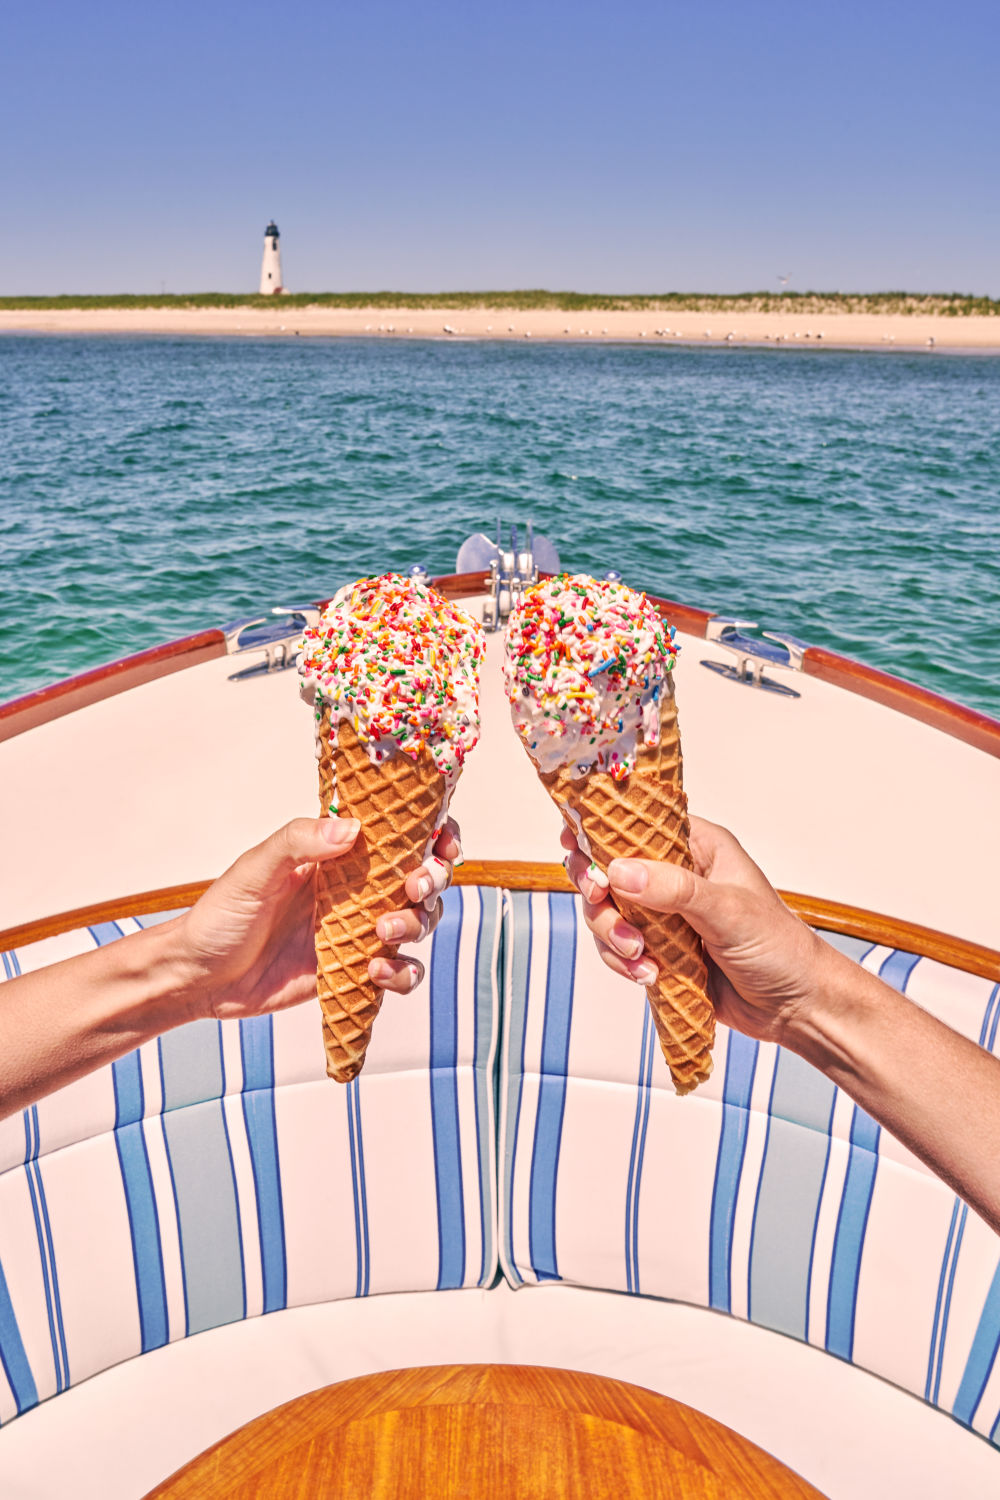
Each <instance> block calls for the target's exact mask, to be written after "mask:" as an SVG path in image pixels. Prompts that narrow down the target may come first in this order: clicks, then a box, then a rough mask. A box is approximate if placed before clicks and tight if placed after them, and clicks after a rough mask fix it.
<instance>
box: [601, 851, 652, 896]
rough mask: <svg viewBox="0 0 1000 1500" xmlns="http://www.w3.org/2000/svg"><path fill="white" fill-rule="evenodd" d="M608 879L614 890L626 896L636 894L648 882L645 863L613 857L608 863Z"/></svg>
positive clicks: (643, 888)
mask: <svg viewBox="0 0 1000 1500" xmlns="http://www.w3.org/2000/svg"><path fill="white" fill-rule="evenodd" d="M608 879H609V880H610V882H611V884H612V885H613V886H614V888H615V890H616V891H623V892H624V893H625V894H626V895H627V896H638V895H639V893H640V892H641V891H644V890H645V889H646V886H647V884H648V883H649V874H648V872H647V870H646V867H645V865H643V864H640V863H639V861H638V860H637V859H613V860H612V861H611V863H610V864H609V865H608Z"/></svg>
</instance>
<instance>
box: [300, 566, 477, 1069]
mask: <svg viewBox="0 0 1000 1500" xmlns="http://www.w3.org/2000/svg"><path fill="white" fill-rule="evenodd" d="M484 650H485V645H484V641H483V633H482V629H481V627H480V626H478V625H477V624H476V623H475V622H474V621H473V620H472V619H471V618H470V617H469V616H468V615H466V614H464V613H463V612H462V611H461V610H459V609H458V608H457V607H456V606H455V605H452V604H450V603H449V602H448V601H447V600H446V599H444V598H442V597H441V595H440V594H436V593H435V592H434V591H433V590H432V589H430V588H428V587H427V586H426V585H425V584H423V583H421V582H420V581H419V580H417V579H414V578H403V577H401V576H400V575H399V574H396V573H386V574H383V575H382V577H381V578H362V579H359V580H358V582H357V583H354V584H351V585H349V586H348V587H347V588H345V589H342V590H341V591H340V593H339V594H338V595H337V596H336V598H335V599H334V600H333V601H332V602H331V604H330V605H329V606H328V608H327V609H326V610H324V612H323V614H322V615H321V617H320V619H319V621H318V623H317V624H316V625H315V626H310V627H308V628H307V629H306V631H305V633H304V635H303V638H302V644H301V651H300V656H299V672H300V673H301V675H302V678H303V683H302V692H303V696H304V697H305V698H306V700H307V701H308V702H309V703H310V704H311V706H312V708H313V712H314V715H315V720H316V753H317V758H318V761H319V795H320V811H321V813H322V814H324V815H329V816H337V815H341V816H345V817H353V818H357V819H358V821H359V822H360V824H361V832H360V833H359V835H358V839H357V842H356V843H355V845H354V848H353V849H352V850H351V851H350V853H348V854H347V855H346V856H344V857H343V858H341V859H334V860H329V861H327V862H325V863H324V864H321V865H320V866H319V867H318V868H317V872H316V899H315V940H316V988H317V994H318V997H319V1002H320V1007H321V1010H322V1014H323V1040H324V1043H325V1046H326V1056H327V1068H326V1070H327V1072H328V1074H329V1075H330V1077H331V1078H334V1079H336V1080H337V1081H338V1082H340V1083H349V1082H350V1081H351V1079H352V1078H356V1077H357V1075H358V1074H359V1073H360V1072H361V1069H362V1067H363V1066H364V1060H365V1053H366V1051H367V1049H368V1043H369V1042H370V1041H371V1034H372V1026H373V1024H374V1021H375V1017H376V1016H377V1015H378V1013H379V1009H380V1007H381V1004H382V990H381V989H380V988H379V987H378V985H375V984H373V983H372V981H371V980H370V979H369V977H368V965H369V963H370V962H371V960H372V959H374V958H389V959H391V958H394V957H395V956H396V953H397V947H396V945H395V944H393V943H383V942H382V941H381V939H380V938H379V937H378V934H377V933H376V930H375V924H376V922H377V921H378V918H379V917H381V916H383V915H385V914H386V913H387V912H391V911H398V910H401V909H402V908H404V907H405V906H407V905H408V900H407V895H406V890H405V883H406V878H407V876H408V875H411V874H412V873H413V872H414V871H415V870H416V869H417V868H418V866H419V865H421V864H422V863H423V862H424V861H425V860H426V859H427V858H428V857H429V856H430V855H431V854H432V852H433V845H434V841H435V836H436V834H437V832H438V831H439V830H440V827H441V823H442V821H443V820H444V818H445V815H446V812H447V807H448V801H449V799H450V797H451V793H452V791H453V789H454V786H455V783H456V782H457V780H458V777H459V775H460V774H461V771H462V766H463V764H464V762H465V757H466V755H467V753H468V752H469V751H470V750H471V749H473V748H474V746H475V744H476V741H477V740H478V738H479V669H480V664H481V662H482V658H483V653H484Z"/></svg>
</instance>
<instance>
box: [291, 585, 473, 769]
mask: <svg viewBox="0 0 1000 1500" xmlns="http://www.w3.org/2000/svg"><path fill="white" fill-rule="evenodd" d="M485 649H486V648H485V642H484V637H483V631H482V628H481V626H479V625H478V624H477V623H476V622H475V621H474V620H473V619H472V618H471V617H470V616H469V615H467V614H466V613H465V611H464V610H462V609H459V608H458V607H457V605H454V604H452V603H450V602H449V601H448V600H447V599H444V598H443V597H442V596H441V595H440V594H438V593H436V592H435V591H434V590H433V589H430V588H428V587H427V586H426V584H423V583H418V582H417V581H415V580H414V579H412V578H403V577H401V576H400V574H398V573H384V574H383V575H382V576H381V577H380V578H361V579H359V580H358V582H357V583H355V584H353V585H351V586H350V587H349V588H346V589H342V590H341V592H340V593H339V594H338V595H337V596H336V598H335V599H334V600H333V602H332V603H331V604H330V605H328V606H327V608H326V609H325V610H324V612H323V614H322V616H321V618H320V621H319V623H318V625H316V626H315V627H310V628H308V629H307V630H306V632H305V634H304V636H303V638H302V643H301V650H300V656H299V671H300V672H301V674H302V677H303V684H302V691H303V695H304V696H305V697H307V698H309V699H310V701H312V702H313V703H314V705H315V708H316V719H317V723H318V722H319V721H320V720H321V718H322V714H323V709H324V708H327V709H329V711H330V715H329V717H330V723H331V728H332V730H333V732H334V733H336V727H337V725H338V724H339V723H340V722H342V721H345V720H346V721H348V722H350V723H351V724H352V726H353V728H354V732H355V734H356V735H357V736H358V738H359V740H361V742H362V743H363V744H364V745H366V746H367V748H368V753H369V756H370V757H371V759H372V761H374V762H379V761H382V760H384V759H386V758H387V757H388V756H390V755H393V754H395V752H396V751H397V750H400V751H402V752H403V754H404V755H409V756H410V757H411V758H415V757H416V756H417V755H418V754H419V752H420V746H421V745H426V747H427V749H428V751H429V752H430V754H431V756H432V758H433V761H434V764H435V766H436V768H437V770H438V771H439V772H440V773H441V775H442V776H444V778H445V780H446V781H447V782H452V781H454V779H455V778H456V777H457V775H458V773H459V772H460V771H461V769H462V765H463V763H464V761H465V757H466V755H467V754H468V753H469V751H470V750H472V749H473V748H474V746H475V745H476V742H477V741H478V739H479V674H480V668H481V665H482V661H483V656H484V654H485Z"/></svg>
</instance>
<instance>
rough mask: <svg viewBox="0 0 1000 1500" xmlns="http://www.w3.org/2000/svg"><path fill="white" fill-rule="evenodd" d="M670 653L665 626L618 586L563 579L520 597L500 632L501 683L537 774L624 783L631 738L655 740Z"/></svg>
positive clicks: (632, 751) (630, 764) (673, 653)
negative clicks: (597, 774)
mask: <svg viewBox="0 0 1000 1500" xmlns="http://www.w3.org/2000/svg"><path fill="white" fill-rule="evenodd" d="M677 650H678V648H677V646H676V645H675V644H674V630H673V627H672V626H668V625H666V624H665V623H664V621H663V620H661V618H660V616H659V614H658V613H657V611H656V608H655V606H654V605H653V604H651V603H650V601H649V600H648V599H647V598H646V595H645V594H637V593H635V592H634V591H633V590H632V589H629V588H626V587H625V585H624V584H621V583H611V582H598V581H597V580H596V579H593V578H588V577H586V576H584V575H583V574H569V573H562V574H560V575H559V576H558V577H556V578H551V579H547V580H546V581H545V582H544V583H538V584H535V585H533V586H532V587H531V588H529V589H526V590H525V592H524V594H523V595H522V597H521V599H520V600H519V601H518V604H517V606H516V607H515V609H514V610H513V611H512V613H511V617H510V621H509V622H508V626H507V637H506V652H505V661H504V685H505V688H506V691H507V697H508V699H509V700H510V705H511V715H512V718H513V721H514V728H515V729H516V730H517V732H518V734H519V735H520V736H521V738H522V740H523V741H524V743H525V745H526V747H527V749H528V751H529V753H530V754H531V757H532V759H533V760H534V761H535V763H536V765H537V766H538V769H539V770H540V771H542V772H548V771H555V770H559V769H562V768H565V767H570V768H572V774H573V775H574V776H583V775H586V774H587V772H588V771H590V770H593V769H597V770H599V771H607V772H609V773H610V774H611V775H612V776H613V777H614V778H615V780H617V781H622V780H624V778H625V777H626V776H628V775H629V773H630V772H631V771H632V770H633V769H634V768H635V761H636V753H637V749H638V745H639V740H640V736H641V739H642V742H643V743H644V744H646V745H655V744H656V743H657V741H658V739H659V733H660V711H659V704H660V698H661V696H662V694H663V693H664V692H665V691H666V692H668V693H669V692H671V691H672V682H671V679H670V676H669V674H670V672H671V671H672V670H673V667H674V664H675V662H676V660H677Z"/></svg>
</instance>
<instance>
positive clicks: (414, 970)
mask: <svg viewBox="0 0 1000 1500" xmlns="http://www.w3.org/2000/svg"><path fill="white" fill-rule="evenodd" d="M407 968H408V969H409V971H410V976H411V977H410V989H411V990H415V989H416V987H417V985H418V984H419V983H420V981H421V979H423V977H424V966H423V964H422V963H418V962H417V960H416V959H415V958H411V959H410V962H409V963H408V964H407Z"/></svg>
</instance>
